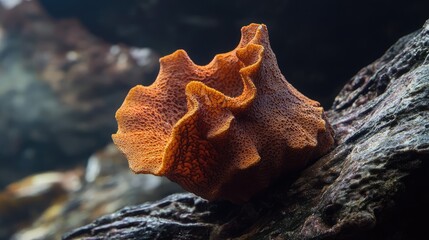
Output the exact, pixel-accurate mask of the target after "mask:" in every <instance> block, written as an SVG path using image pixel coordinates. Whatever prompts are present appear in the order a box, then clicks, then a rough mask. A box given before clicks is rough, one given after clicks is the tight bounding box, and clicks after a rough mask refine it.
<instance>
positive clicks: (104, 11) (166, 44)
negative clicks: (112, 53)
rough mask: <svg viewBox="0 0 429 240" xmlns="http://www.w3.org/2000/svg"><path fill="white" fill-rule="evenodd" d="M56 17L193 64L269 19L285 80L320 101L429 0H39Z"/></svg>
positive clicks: (421, 14) (422, 15)
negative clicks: (183, 56) (182, 55)
mask: <svg viewBox="0 0 429 240" xmlns="http://www.w3.org/2000/svg"><path fill="white" fill-rule="evenodd" d="M41 2H42V4H43V5H44V6H45V7H46V9H47V10H48V11H49V12H50V13H51V14H52V15H53V16H55V17H58V18H64V17H76V18H78V19H80V20H81V22H82V23H83V24H84V25H85V26H87V27H88V28H89V29H90V30H91V31H92V32H93V33H95V34H96V35H98V36H100V37H102V38H103V39H106V40H108V41H110V42H114V43H117V42H121V43H125V44H129V45H132V46H140V47H150V48H154V49H156V50H157V51H159V52H161V53H162V55H166V54H169V53H171V52H172V51H174V50H176V49H179V48H183V49H186V51H187V52H188V53H189V54H190V56H191V58H192V59H194V60H195V61H196V62H197V63H199V64H205V63H207V62H208V61H210V60H211V59H212V57H213V55H214V54H216V53H220V52H225V51H229V50H230V49H233V48H234V47H235V46H234V44H235V43H236V42H237V41H238V39H239V38H240V35H239V31H237V30H238V29H240V27H241V26H244V25H247V24H249V23H251V22H259V23H265V24H267V26H268V28H269V30H270V35H271V45H272V47H273V49H274V52H275V53H276V54H277V57H278V60H279V65H280V68H281V69H282V70H283V73H285V75H286V78H287V79H288V80H289V81H290V82H291V83H292V85H294V86H296V87H297V88H298V89H299V90H300V91H302V92H303V93H304V94H305V95H307V96H311V98H312V99H316V100H318V101H320V102H321V103H322V105H324V106H325V107H329V106H330V105H331V104H332V100H333V99H334V97H335V95H336V94H337V93H338V91H339V90H340V88H341V87H342V86H343V84H344V83H345V80H346V79H348V78H350V77H351V76H353V74H354V73H355V72H356V71H357V70H359V68H361V67H362V66H365V65H367V64H368V63H370V62H372V61H374V59H376V58H377V57H379V56H380V55H381V54H382V53H383V51H384V50H385V49H387V48H388V47H389V46H390V45H391V44H393V43H394V42H395V41H396V40H397V39H398V38H399V37H401V36H403V35H405V34H409V33H410V32H412V31H414V30H415V29H417V28H419V27H420V26H421V25H422V24H423V23H424V21H425V19H426V18H427V16H428V13H427V9H429V1H422V0H408V1H406V2H404V1H401V0H382V1H372V0H360V1H343V0H331V1H319V0H287V1H281V0H266V1H260V0H259V1H256V0H246V1H244V0H217V1H199V0H187V1H176V0H162V1H159V0H151V1H148V0H128V1H121V0H103V1H102V2H99V1H88V0H62V1H58V0H41Z"/></svg>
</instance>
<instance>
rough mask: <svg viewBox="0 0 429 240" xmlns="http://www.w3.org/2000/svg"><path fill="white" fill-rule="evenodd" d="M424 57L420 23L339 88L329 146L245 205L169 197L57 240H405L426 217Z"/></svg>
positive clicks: (428, 28)
mask: <svg viewBox="0 0 429 240" xmlns="http://www.w3.org/2000/svg"><path fill="white" fill-rule="evenodd" d="M428 56H429V21H428V22H427V23H426V24H425V25H424V27H423V28H422V29H421V30H419V31H417V32H415V33H414V34H411V35H409V36H406V37H404V38H402V39H400V40H399V41H398V42H397V43H396V44H395V45H393V46H392V47H391V48H390V49H389V50H388V51H387V52H386V53H385V54H384V55H383V56H382V57H381V58H380V59H378V60H377V61H375V62H374V63H373V64H371V65H369V66H368V67H366V68H364V69H362V70H361V71H360V72H359V73H358V74H357V75H356V76H355V77H353V78H352V79H351V80H350V82H349V83H347V85H346V86H345V87H344V88H343V90H342V91H341V93H340V94H339V96H338V97H337V99H336V101H335V103H334V105H333V108H332V110H330V111H329V112H328V118H329V120H330V122H331V123H332V125H333V128H334V129H335V130H336V133H337V135H336V137H337V141H338V146H337V147H336V148H335V149H334V150H333V151H332V152H330V153H329V154H327V155H326V156H324V157H322V158H321V159H319V160H318V161H317V162H316V163H314V164H313V165H312V166H310V167H309V168H307V169H306V170H305V171H303V172H302V173H301V174H300V175H299V176H297V177H296V178H290V179H285V180H284V181H279V182H278V184H277V185H276V186H273V187H272V188H271V189H270V190H268V191H267V192H266V193H264V194H262V195H261V196H259V197H257V198H255V199H253V200H252V201H251V202H248V203H246V204H244V205H232V204H228V203H224V202H212V203H210V202H207V201H205V200H203V199H201V198H198V197H196V196H194V195H192V194H181V195H173V196H170V197H168V198H165V199H163V200H160V201H157V202H153V203H146V204H142V205H137V206H133V207H126V208H124V209H122V210H120V211H118V212H115V213H113V214H110V215H107V216H104V217H102V218H99V219H98V220H96V221H94V222H93V223H91V224H89V225H86V226H83V227H80V228H77V229H75V230H73V231H71V232H69V233H67V234H65V235H64V237H63V239H68V240H70V239H105V238H110V239H165V238H167V239H225V238H237V239H415V238H416V236H418V234H419V233H420V234H424V233H425V228H424V227H423V226H424V223H422V222H420V220H418V219H424V218H425V217H426V216H427V215H428V214H429V208H428V206H427V201H428V200H429V196H428V192H427V189H428V184H429V181H428V179H427V176H429V165H428V164H427V162H425V160H427V159H428V157H429V125H428V122H429V111H428V110H429V107H428V106H429V60H428V58H429V57H428ZM290 183H291V184H290ZM249 184H251V183H249Z"/></svg>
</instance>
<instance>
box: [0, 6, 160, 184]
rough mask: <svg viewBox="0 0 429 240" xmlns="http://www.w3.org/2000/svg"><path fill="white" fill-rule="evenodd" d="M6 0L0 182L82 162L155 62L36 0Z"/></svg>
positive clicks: (1, 25) (0, 52)
mask: <svg viewBox="0 0 429 240" xmlns="http://www.w3.org/2000/svg"><path fill="white" fill-rule="evenodd" d="M5 2H7V1H2V2H0V116H1V117H0V132H1V133H2V137H1V138H0V146H1V147H0V187H3V186H4V185H5V184H6V183H9V182H11V181H12V180H13V179H18V178H19V177H22V176H24V175H25V174H29V173H31V172H35V171H46V170H48V169H49V170H52V169H54V168H58V167H59V166H61V167H64V166H70V165H74V164H75V163H76V162H78V161H80V162H83V161H84V160H85V159H87V157H88V156H89V155H90V154H91V153H93V152H94V151H95V150H97V149H99V148H100V147H103V146H104V145H105V144H106V143H107V142H109V141H110V140H111V138H110V134H111V133H112V132H113V131H114V130H115V129H116V122H115V120H114V119H113V117H112V116H114V113H115V111H116V109H117V108H118V107H119V106H120V104H121V102H122V99H123V98H124V97H125V95H126V93H127V91H128V89H129V88H130V87H131V86H133V85H135V84H136V83H140V82H142V81H144V79H145V78H146V74H148V73H151V72H152V71H154V69H153V64H155V66H156V64H157V61H158V59H157V57H155V58H151V55H150V54H146V56H147V58H146V61H143V60H144V59H142V58H135V57H133V56H137V55H138V56H140V57H141V56H142V53H143V52H144V51H143V52H142V50H140V52H139V51H138V50H137V49H130V48H126V47H123V46H115V45H110V44H107V43H105V42H103V41H101V40H99V39H97V38H95V37H94V36H92V35H91V34H90V33H88V32H87V31H86V30H84V29H83V28H82V27H81V26H80V24H79V23H78V22H77V21H74V20H60V21H54V20H53V19H51V18H50V17H49V16H48V15H47V14H45V12H44V11H43V10H42V9H41V8H40V7H39V4H38V1H36V0H33V1H22V2H21V3H19V1H16V2H18V3H19V4H18V5H17V6H14V7H13V8H6V6H7V5H3V4H4V3H5ZM8 2H10V3H12V2H11V1H8ZM13 2H15V1H13ZM146 50H147V49H146ZM146 52H147V53H150V51H146ZM136 53H140V55H139V54H136ZM11 169H13V170H11Z"/></svg>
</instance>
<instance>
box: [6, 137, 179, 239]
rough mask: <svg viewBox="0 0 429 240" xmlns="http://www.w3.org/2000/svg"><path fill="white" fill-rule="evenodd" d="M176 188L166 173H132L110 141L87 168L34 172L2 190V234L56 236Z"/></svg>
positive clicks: (157, 197) (21, 237)
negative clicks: (157, 174) (160, 174)
mask: <svg viewBox="0 0 429 240" xmlns="http://www.w3.org/2000/svg"><path fill="white" fill-rule="evenodd" d="M180 191H182V190H181V188H180V187H179V186H177V184H174V183H172V182H170V181H168V180H167V179H165V178H161V177H156V176H152V175H140V176H135V175H134V174H132V173H131V172H130V171H129V168H128V164H127V161H126V159H125V158H124V156H123V155H122V153H120V152H119V151H118V149H117V148H116V147H115V146H114V145H113V144H110V145H108V146H107V147H105V148H104V149H102V150H100V151H98V152H97V153H95V154H93V155H92V156H91V157H90V158H89V159H88V164H87V166H86V168H85V169H82V168H77V169H75V170H71V171H68V172H51V173H44V174H37V175H34V176H30V177H27V178H25V179H23V180H20V181H19V182H17V183H13V184H11V185H9V186H8V187H7V188H6V190H5V191H3V192H0V224H1V227H0V239H9V238H10V237H11V236H12V239H14V240H26V239H46V240H48V239H52V240H53V239H59V238H60V237H61V235H62V234H63V233H64V232H66V231H69V230H71V229H73V228H76V227H78V226H81V225H82V224H87V223H90V222H91V221H93V220H94V219H96V218H97V217H100V216H102V215H104V214H108V213H111V212H113V211H116V210H118V209H120V208H122V207H124V206H127V205H133V204H137V203H140V202H144V201H153V200H156V199H160V198H162V197H164V196H167V195H169V194H171V193H176V192H180Z"/></svg>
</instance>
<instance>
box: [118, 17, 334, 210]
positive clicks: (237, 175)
mask: <svg viewBox="0 0 429 240" xmlns="http://www.w3.org/2000/svg"><path fill="white" fill-rule="evenodd" d="M160 63H161V69H160V72H159V75H158V77H157V79H156V80H155V82H154V83H153V84H152V85H150V86H147V87H144V86H136V87H134V88H133V89H131V91H130V92H129V94H128V96H127V97H126V99H125V101H124V103H123V104H122V106H121V107H120V108H119V110H118V111H117V113H116V119H117V121H118V126H119V127H118V132H117V133H116V134H113V136H112V137H113V140H114V142H115V144H116V145H117V146H118V147H119V149H120V150H121V151H122V152H123V153H124V154H125V155H126V156H127V158H128V161H129V165H130V168H131V170H133V171H134V172H136V173H151V174H155V175H163V176H167V177H168V178H169V179H171V180H172V181H175V182H177V183H179V184H180V185H181V186H182V187H183V188H184V189H186V190H188V191H190V192H193V193H195V194H197V195H199V196H202V197H204V198H206V199H209V200H217V199H226V200H230V201H233V202H243V201H246V200H248V199H249V198H250V197H251V196H253V195H254V194H256V193H257V192H259V191H261V190H262V189H264V188H266V187H267V186H268V185H269V184H270V183H271V182H272V181H273V180H275V179H276V178H278V177H279V176H280V175H282V174H287V173H288V172H291V171H297V170H300V169H302V168H303V167H305V166H306V164H307V163H308V162H309V161H310V160H312V159H315V158H317V157H320V156H321V155H323V154H325V153H326V152H327V151H329V149H330V148H331V147H332V145H333V144H334V139H333V136H332V131H331V128H330V126H329V124H328V123H327V122H326V120H325V119H324V117H323V108H322V107H321V106H320V104H319V103H318V102H316V101H313V100H311V99H309V98H307V97H305V96H304V95H302V94H301V93H300V92H298V91H297V90H296V89H295V88H294V87H292V86H291V85H290V84H289V83H288V82H287V81H286V79H285V78H284V77H283V75H282V74H281V72H280V70H279V68H278V66H277V60H276V57H275V55H274V53H273V52H272V50H271V47H270V44H269V39H268V31H267V28H266V26H265V25H260V24H250V25H249V26H246V27H243V28H242V38H241V41H240V43H239V44H238V46H237V47H236V48H235V49H234V50H232V51H231V52H228V53H224V54H219V55H216V56H215V58H214V59H213V60H212V61H211V62H210V63H209V64H208V65H206V66H198V65H196V64H194V63H193V62H192V61H191V60H190V59H189V57H188V55H187V54H186V52H185V51H183V50H178V51H176V52H175V53H173V54H171V55H168V56H166V57H163V58H161V60H160Z"/></svg>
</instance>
